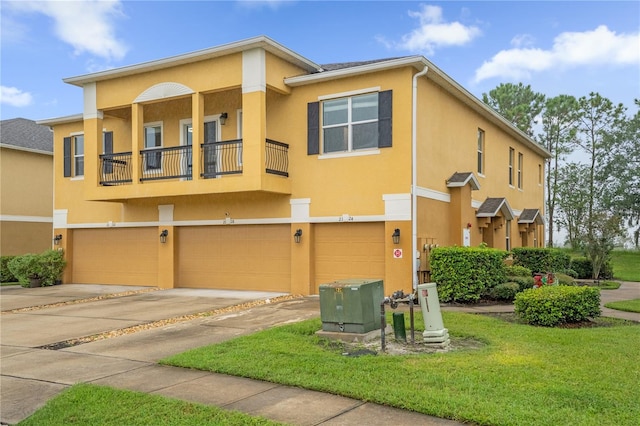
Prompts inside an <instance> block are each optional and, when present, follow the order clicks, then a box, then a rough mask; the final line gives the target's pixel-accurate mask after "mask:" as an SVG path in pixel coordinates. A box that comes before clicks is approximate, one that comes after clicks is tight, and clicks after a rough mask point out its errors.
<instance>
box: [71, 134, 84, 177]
mask: <svg viewBox="0 0 640 426" xmlns="http://www.w3.org/2000/svg"><path fill="white" fill-rule="evenodd" d="M69 136H70V137H71V150H72V155H71V156H72V157H73V168H72V173H71V174H72V176H71V180H84V132H75V133H71V134H70V135H69ZM78 136H82V155H77V154H76V138H77V137H78ZM80 157H82V174H81V175H79V174H77V170H78V168H77V163H76V159H78V158H80Z"/></svg>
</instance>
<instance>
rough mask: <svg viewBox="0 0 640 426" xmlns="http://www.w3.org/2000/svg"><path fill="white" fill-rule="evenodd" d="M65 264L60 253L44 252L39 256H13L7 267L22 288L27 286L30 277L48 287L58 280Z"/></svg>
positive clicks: (54, 251) (53, 251)
mask: <svg viewBox="0 0 640 426" xmlns="http://www.w3.org/2000/svg"><path fill="white" fill-rule="evenodd" d="M66 264H67V261H66V260H65V259H64V255H63V254H62V251H58V250H45V251H44V252H42V253H41V254H32V253H29V254H25V255H22V256H15V257H14V258H13V259H11V261H10V262H9V263H8V267H9V270H10V271H11V273H13V275H14V276H15V277H16V278H17V280H18V282H19V283H20V285H22V286H23V287H28V286H29V284H30V278H31V277H38V278H40V279H41V283H42V285H43V286H49V285H53V284H55V282H56V280H58V279H59V278H60V276H61V275H62V271H63V270H64V267H65V266H66Z"/></svg>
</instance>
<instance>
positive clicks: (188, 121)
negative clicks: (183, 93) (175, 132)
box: [180, 114, 222, 168]
mask: <svg viewBox="0 0 640 426" xmlns="http://www.w3.org/2000/svg"><path fill="white" fill-rule="evenodd" d="M220 115H222V114H214V115H205V116H204V117H203V119H202V123H203V124H204V123H211V122H215V123H216V142H219V141H220V140H221V135H222V125H221V124H220ZM189 124H191V125H192V127H193V119H192V118H184V119H182V120H180V145H185V144H186V143H187V141H186V140H185V139H184V128H185V126H187V125H189ZM202 137H204V134H203V135H202ZM191 143H192V144H194V143H195V144H196V148H197V149H200V144H201V143H202V142H198V141H195V140H193V137H192V139H191ZM193 149H195V148H194V147H193V146H192V147H191V150H192V152H193ZM192 155H193V154H192ZM192 161H193V158H192ZM191 167H192V168H193V164H192V165H191Z"/></svg>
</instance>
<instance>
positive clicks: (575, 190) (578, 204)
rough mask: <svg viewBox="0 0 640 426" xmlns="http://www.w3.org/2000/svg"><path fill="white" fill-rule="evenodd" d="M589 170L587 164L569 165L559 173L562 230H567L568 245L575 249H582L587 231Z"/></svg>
mask: <svg viewBox="0 0 640 426" xmlns="http://www.w3.org/2000/svg"><path fill="white" fill-rule="evenodd" d="M588 176H589V169H588V167H587V166H586V165H585V164H581V163H569V164H567V165H566V166H565V167H563V168H561V169H559V171H558V186H557V193H556V195H557V203H558V213H559V217H558V221H557V223H556V224H557V226H558V229H560V227H561V226H563V227H564V228H565V229H566V230H567V239H568V243H569V245H570V246H571V248H573V249H579V248H582V244H583V242H584V235H585V233H586V232H585V231H586V218H587V211H588V206H589V192H588V188H587V186H586V185H585V182H586V181H587V179H588Z"/></svg>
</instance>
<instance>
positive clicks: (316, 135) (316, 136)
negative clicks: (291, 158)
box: [307, 102, 320, 155]
mask: <svg viewBox="0 0 640 426" xmlns="http://www.w3.org/2000/svg"><path fill="white" fill-rule="evenodd" d="M319 153H320V102H310V103H309V104H307V155H315V154H319Z"/></svg>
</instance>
